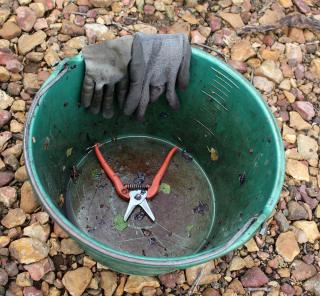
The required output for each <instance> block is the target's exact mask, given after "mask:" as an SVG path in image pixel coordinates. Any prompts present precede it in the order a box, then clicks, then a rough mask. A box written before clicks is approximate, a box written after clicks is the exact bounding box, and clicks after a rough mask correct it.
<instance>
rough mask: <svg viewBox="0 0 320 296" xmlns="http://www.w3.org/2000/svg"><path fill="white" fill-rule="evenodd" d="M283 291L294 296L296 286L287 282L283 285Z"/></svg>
mask: <svg viewBox="0 0 320 296" xmlns="http://www.w3.org/2000/svg"><path fill="white" fill-rule="evenodd" d="M281 291H282V292H284V293H286V295H288V296H293V295H294V294H295V290H294V288H293V287H292V286H291V285H289V284H287V283H284V284H282V285H281Z"/></svg>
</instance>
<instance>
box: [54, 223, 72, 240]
mask: <svg viewBox="0 0 320 296" xmlns="http://www.w3.org/2000/svg"><path fill="white" fill-rule="evenodd" d="M53 232H54V234H55V235H56V236H57V237H60V238H68V237H69V236H68V234H67V233H66V232H65V231H64V230H63V229H62V228H61V227H60V226H59V225H58V224H57V223H54V225H53Z"/></svg>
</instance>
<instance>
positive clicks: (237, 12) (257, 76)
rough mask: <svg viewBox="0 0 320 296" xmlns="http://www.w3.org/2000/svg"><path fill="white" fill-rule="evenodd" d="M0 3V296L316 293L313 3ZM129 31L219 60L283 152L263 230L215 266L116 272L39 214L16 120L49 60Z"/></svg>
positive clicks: (319, 215)
mask: <svg viewBox="0 0 320 296" xmlns="http://www.w3.org/2000/svg"><path fill="white" fill-rule="evenodd" d="M0 5H1V8H0V28H1V29H0V82H1V84H0V85H1V90H0V127H1V133H0V153H1V157H0V218H1V225H0V263H1V265H0V266H1V267H0V295H7V296H11V295H25V296H32V295H35V296H40V295H50V296H58V295H74V296H77V295H82V294H83V295H106V296H107V295H113V294H114V295H118V296H120V295H132V294H139V293H141V294H142V295H144V296H149V295H185V294H188V295H191V294H192V293H194V294H198V295H204V296H210V295H214V296H216V295H225V296H227V295H228V296H229V295H230V296H231V295H255V296H260V295H261V296H262V295H273V296H276V295H320V255H319V248H320V246H319V238H320V233H319V224H320V220H319V219H320V205H319V201H320V192H319V186H320V173H319V159H318V156H319V154H318V149H319V143H320V141H319V124H320V117H319V115H320V113H319V105H320V104H319V99H318V98H317V97H318V95H319V94H320V86H319V78H320V51H319V41H318V40H319V37H320V34H319V33H317V31H315V29H316V28H318V30H319V28H320V26H319V24H318V25H317V24H316V23H317V20H319V21H320V3H319V0H274V1H271V0H268V1H262V0H251V3H250V0H221V1H214V0H209V1H206V0H178V1H174V2H173V0H122V1H112V0H33V1H32V0H19V1H17V0H0ZM292 13H298V14H299V17H298V18H296V19H295V20H290V21H289V23H288V22H287V23H286V25H279V26H275V24H277V23H278V22H280V23H281V20H282V19H283V17H285V16H288V15H290V14H292ZM304 16H313V17H314V18H313V20H315V21H314V22H312V23H310V22H308V21H306V19H305V18H304ZM282 24H283V23H282ZM315 24H316V25H315ZM248 25H253V26H251V27H249V29H248V27H247V26H248ZM258 25H261V26H262V27H260V26H258ZM244 26H246V27H245V28H246V29H245V30H244V29H243V27H244ZM273 27H274V28H273ZM252 28H253V29H252ZM267 29H269V30H270V31H266V30H267ZM253 30H254V31H255V32H252V31H253ZM263 30H264V31H263ZM135 31H142V32H150V33H156V32H158V33H175V32H186V33H187V34H189V36H190V40H191V42H192V43H198V44H201V45H202V47H203V49H204V50H206V51H208V52H209V53H211V54H212V55H214V56H216V55H218V56H219V57H220V58H222V59H225V60H226V61H227V62H228V63H229V64H230V65H231V66H233V67H234V68H235V69H237V70H238V71H239V72H241V73H242V74H243V75H244V76H245V77H247V78H248V80H250V81H252V83H253V84H254V86H255V87H256V88H257V89H259V90H260V91H261V93H262V94H263V97H264V99H265V100H266V101H267V102H268V104H269V105H270V107H271V109H272V111H273V113H274V115H275V117H276V118H277V122H278V124H279V127H280V128H281V132H282V136H283V140H284V144H285V147H286V158H287V165H286V173H287V174H286V179H285V185H284V187H283V190H282V193H281V197H280V200H279V203H278V205H277V208H276V209H275V210H274V212H273V213H272V217H270V219H269V220H268V221H267V222H266V224H265V225H264V227H263V228H262V231H260V232H259V233H257V234H256V235H255V237H254V238H253V239H251V240H250V241H249V242H248V243H247V244H246V245H245V246H244V247H243V248H241V249H238V250H236V251H234V252H233V253H231V254H228V255H227V256H225V257H223V258H221V259H217V260H214V261H212V262H209V263H207V264H205V265H202V266H197V267H193V268H190V269H187V270H185V271H178V272H175V273H172V274H166V275H163V276H159V277H139V276H126V275H122V274H117V273H115V272H113V271H111V270H109V269H108V268H107V267H105V266H102V265H101V264H99V263H97V262H95V261H94V260H92V259H91V258H90V257H89V256H87V255H86V254H84V253H83V251H82V250H81V249H80V248H79V247H78V246H77V245H76V244H75V243H74V242H73V241H72V240H71V239H70V238H68V236H67V235H66V234H65V233H64V232H63V231H62V230H61V229H60V228H59V227H58V226H57V225H54V224H53V223H52V222H51V220H50V218H49V217H48V215H47V214H46V213H45V212H43V211H42V210H41V208H40V206H39V204H38V202H37V200H36V199H35V196H34V193H33V191H32V188H31V185H30V183H29V181H28V177H27V175H26V170H25V166H24V159H23V156H22V134H23V128H24V122H25V116H26V112H27V111H28V109H29V106H30V104H31V102H32V98H33V96H34V94H35V93H36V92H37V90H38V89H39V87H40V86H41V84H42V83H43V81H45V80H46V78H47V77H48V76H49V75H50V72H51V71H52V68H53V67H54V66H55V65H56V63H57V62H59V61H60V60H62V59H63V58H65V57H68V56H73V55H75V54H77V53H78V52H79V51H80V50H81V48H82V47H83V46H85V45H86V44H90V43H95V42H99V41H102V40H107V39H113V38H116V37H117V36H124V35H127V34H131V33H132V32H135ZM257 31H261V32H257ZM201 270H203V272H202V277H201V278H198V279H200V281H199V284H198V285H195V286H194V285H193V283H194V282H195V280H196V279H197V275H198V274H199V271H201Z"/></svg>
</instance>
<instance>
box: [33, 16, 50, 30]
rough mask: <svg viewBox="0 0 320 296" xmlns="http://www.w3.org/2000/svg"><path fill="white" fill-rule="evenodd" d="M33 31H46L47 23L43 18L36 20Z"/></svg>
mask: <svg viewBox="0 0 320 296" xmlns="http://www.w3.org/2000/svg"><path fill="white" fill-rule="evenodd" d="M34 29H35V30H36V31H39V30H45V29H48V23H47V20H46V19H45V18H38V19H37V21H36V22H35V24H34Z"/></svg>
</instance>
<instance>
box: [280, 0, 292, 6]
mask: <svg viewBox="0 0 320 296" xmlns="http://www.w3.org/2000/svg"><path fill="white" fill-rule="evenodd" d="M279 2H280V4H281V5H282V7H284V8H289V7H292V6H293V4H292V1H291V0H279Z"/></svg>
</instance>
